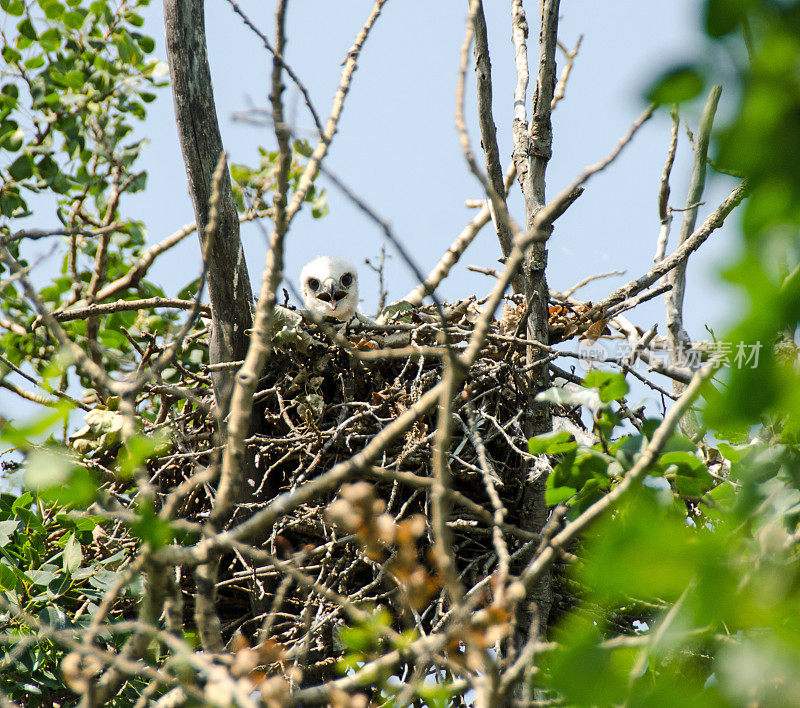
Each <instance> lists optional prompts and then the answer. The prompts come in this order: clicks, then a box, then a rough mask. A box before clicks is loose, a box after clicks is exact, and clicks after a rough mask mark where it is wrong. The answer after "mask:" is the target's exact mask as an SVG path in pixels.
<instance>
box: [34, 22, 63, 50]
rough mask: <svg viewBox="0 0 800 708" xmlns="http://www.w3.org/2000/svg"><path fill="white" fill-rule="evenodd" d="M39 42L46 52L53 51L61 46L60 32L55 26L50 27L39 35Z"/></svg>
mask: <svg viewBox="0 0 800 708" xmlns="http://www.w3.org/2000/svg"><path fill="white" fill-rule="evenodd" d="M39 44H41V45H42V49H44V50H45V51H46V52H54V51H56V49H58V48H59V47H60V46H61V33H60V32H59V31H58V30H57V29H56V28H55V27H51V28H50V29H49V30H45V31H44V32H42V34H41V35H39Z"/></svg>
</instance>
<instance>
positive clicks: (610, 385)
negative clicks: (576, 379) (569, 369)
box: [583, 369, 629, 403]
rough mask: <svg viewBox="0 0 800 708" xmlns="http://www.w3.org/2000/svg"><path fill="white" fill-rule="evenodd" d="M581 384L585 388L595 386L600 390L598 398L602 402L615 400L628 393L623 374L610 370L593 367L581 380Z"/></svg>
mask: <svg viewBox="0 0 800 708" xmlns="http://www.w3.org/2000/svg"><path fill="white" fill-rule="evenodd" d="M583 385H584V386H586V387H587V388H596V389H599V391H600V400H601V401H602V402H603V403H609V402H610V401H615V400H617V399H618V398H623V397H624V396H626V395H627V393H628V390H629V388H628V383H627V382H626V381H625V375H624V374H616V373H614V372H611V371H600V370H599V369H593V370H592V371H590V372H589V373H588V374H586V378H584V380H583Z"/></svg>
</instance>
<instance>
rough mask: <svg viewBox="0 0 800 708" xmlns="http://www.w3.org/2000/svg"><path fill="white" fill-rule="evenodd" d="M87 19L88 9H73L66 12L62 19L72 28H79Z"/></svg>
mask: <svg viewBox="0 0 800 708" xmlns="http://www.w3.org/2000/svg"><path fill="white" fill-rule="evenodd" d="M85 20H86V10H83V11H80V10H71V11H70V12H67V13H65V14H64V16H63V17H62V18H61V21H62V22H63V23H64V24H65V25H66V26H67V27H69V28H70V29H74V30H79V29H80V28H81V27H83V23H84V21H85Z"/></svg>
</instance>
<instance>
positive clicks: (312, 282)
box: [308, 278, 319, 290]
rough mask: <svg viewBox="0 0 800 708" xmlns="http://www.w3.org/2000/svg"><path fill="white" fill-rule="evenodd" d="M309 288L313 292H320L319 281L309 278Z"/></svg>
mask: <svg viewBox="0 0 800 708" xmlns="http://www.w3.org/2000/svg"><path fill="white" fill-rule="evenodd" d="M308 287H309V288H311V289H312V290H319V280H317V279H316V278H309V279H308Z"/></svg>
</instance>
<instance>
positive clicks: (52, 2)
mask: <svg viewBox="0 0 800 708" xmlns="http://www.w3.org/2000/svg"><path fill="white" fill-rule="evenodd" d="M39 5H40V7H41V8H42V11H43V12H44V16H45V17H46V18H47V19H48V20H56V19H58V18H59V17H61V15H62V14H63V12H64V6H63V5H62V4H61V3H60V2H58V1H57V0H39Z"/></svg>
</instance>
